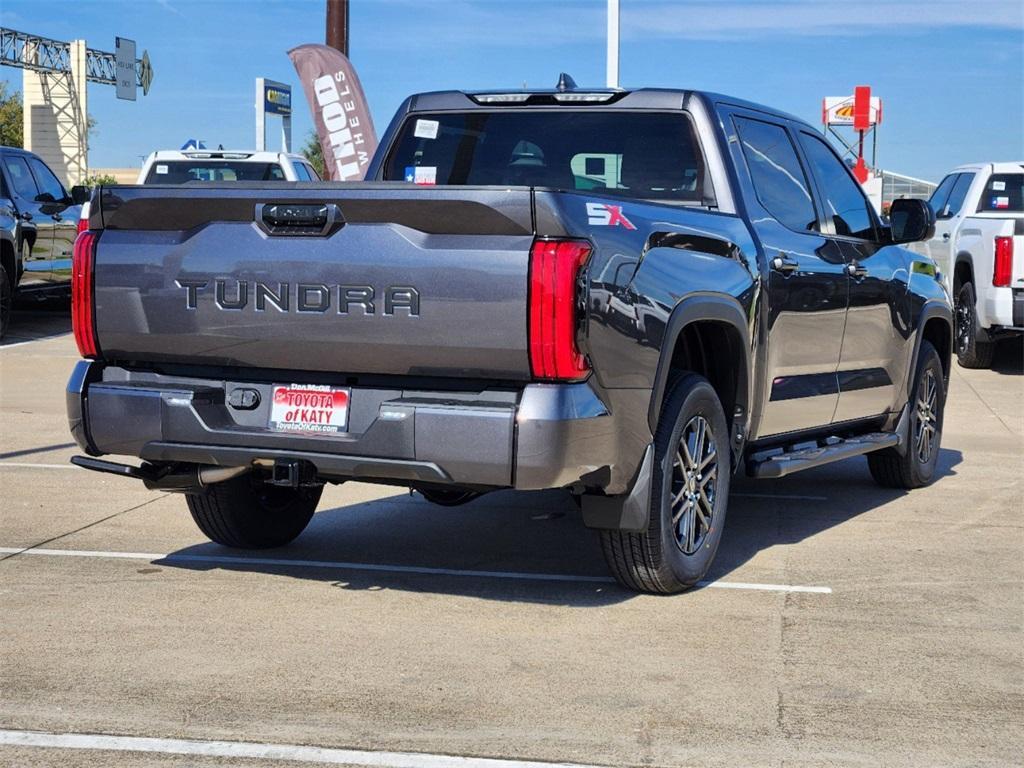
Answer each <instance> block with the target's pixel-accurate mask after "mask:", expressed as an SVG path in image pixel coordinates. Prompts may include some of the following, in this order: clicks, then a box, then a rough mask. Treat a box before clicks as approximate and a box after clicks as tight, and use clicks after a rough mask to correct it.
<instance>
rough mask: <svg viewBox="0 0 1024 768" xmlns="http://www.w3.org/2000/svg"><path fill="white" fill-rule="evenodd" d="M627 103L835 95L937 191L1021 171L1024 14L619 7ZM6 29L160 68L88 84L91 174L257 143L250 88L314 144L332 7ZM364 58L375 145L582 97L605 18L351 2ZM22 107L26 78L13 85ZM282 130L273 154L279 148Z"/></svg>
mask: <svg viewBox="0 0 1024 768" xmlns="http://www.w3.org/2000/svg"><path fill="white" fill-rule="evenodd" d="M621 6H622V58H621V80H622V84H623V85H624V86H626V87H633V86H669V87H684V88H703V89H708V90H715V91H719V92H723V93H728V94H732V95H735V96H740V97H743V98H747V99H751V100H754V101H760V102H763V103H766V104H771V105H772V106H776V107H779V108H782V109H784V110H786V111H789V112H792V113H794V114H797V115H799V116H801V117H804V118H805V119H807V120H808V121H810V122H812V123H814V124H817V123H818V122H819V120H820V109H821V107H820V105H821V98H822V97H823V96H833V95H843V94H847V93H852V90H853V87H854V86H855V85H858V84H869V85H871V86H872V87H873V89H874V93H875V94H876V95H879V96H881V97H882V98H883V100H884V104H885V107H884V109H885V111H884V120H885V122H884V123H883V125H882V126H881V128H880V129H879V155H878V157H879V164H880V165H881V166H883V167H885V168H888V169H891V170H895V171H899V172H902V173H907V174H910V175H913V176H919V177H923V178H927V179H931V180H937V179H938V178H939V177H940V176H941V175H942V174H943V173H944V172H945V171H946V170H948V169H949V168H950V167H952V166H954V165H957V164H959V163H964V162H970V161H974V160H988V159H1005V160H1009V159H1013V160H1018V159H1022V158H1024V3H1021V2H1019V0H1009V1H1004V0H974V1H973V2H947V1H946V0H889V1H888V2H857V1H855V0H784V1H781V2H776V1H775V0H763V1H753V0H747V1H746V2H742V1H740V2H731V1H730V0H719V1H718V2H715V0H697V1H694V2H690V1H689V0H676V1H675V2H658V1H657V0H621ZM0 19H2V25H3V26H5V27H11V28H14V29H17V30H20V31H24V32H29V33H32V34H38V35H43V36H46V37H52V38H56V39H58V40H71V39H73V38H80V37H84V38H85V39H86V40H87V41H88V43H89V45H90V47H93V48H100V49H103V50H110V51H112V50H113V48H114V36H115V35H121V36H123V37H129V38H134V39H135V40H136V41H137V43H138V46H139V53H140V55H141V51H142V49H148V50H149V54H150V57H151V59H152V61H153V67H154V71H155V79H154V83H153V88H152V90H151V91H150V94H149V96H146V97H143V96H142V95H141V92H140V95H139V101H137V102H135V103H131V102H124V101H118V100H117V99H116V98H115V97H114V89H113V88H112V87H110V86H102V85H92V86H90V90H89V111H90V113H91V114H92V115H94V116H95V118H96V119H97V121H98V133H97V135H96V136H95V138H94V140H93V142H92V148H91V152H90V164H91V165H92V166H93V167H110V166H117V167H129V166H138V165H139V163H140V156H141V155H145V154H147V153H148V152H149V151H151V150H153V149H156V148H169V147H178V146H180V145H181V144H182V142H183V141H184V140H185V139H186V138H188V137H197V138H202V139H205V140H207V141H208V142H210V143H211V144H212V145H214V146H215V145H217V144H224V146H225V147H249V146H252V144H253V142H254V115H253V107H252V104H253V89H254V82H253V81H254V78H256V77H259V76H263V77H269V78H272V79H275V80H281V81H283V82H286V83H291V84H292V86H293V91H294V93H293V103H294V104H295V118H294V120H293V137H294V140H295V143H296V144H299V143H301V142H302V141H303V140H304V139H305V137H306V134H307V133H308V131H309V130H310V127H311V125H312V123H311V120H310V117H309V112H308V109H307V107H306V106H305V99H304V97H302V96H301V94H300V93H299V92H298V91H299V85H298V80H297V77H296V75H295V71H294V70H293V68H292V66H291V63H290V62H289V60H288V58H287V56H286V55H285V52H286V51H287V50H288V49H289V48H291V47H293V46H295V45H299V44H301V43H308V42H323V35H324V2H323V0H247V1H245V2H242V1H241V0H74V1H72V0H47V2H42V1H41V0H2V2H0ZM351 24H352V31H351V55H352V56H351V57H352V60H353V62H354V63H355V66H356V68H357V71H358V72H359V75H360V77H361V79H362V81H363V86H364V88H365V90H366V93H367V97H368V99H369V102H370V107H371V110H372V112H373V115H374V120H375V122H376V125H377V131H378V133H381V132H383V130H384V128H385V127H386V125H387V122H388V120H389V119H390V117H391V114H392V112H393V110H394V109H395V108H396V107H397V106H398V104H399V103H400V102H401V100H402V99H403V98H404V97H405V96H406V95H407V94H409V93H413V92H416V91H424V90H438V89H445V88H467V89H478V88H494V87H498V88H500V87H520V86H522V84H523V83H524V82H525V83H527V84H528V85H529V86H537V87H551V86H553V85H554V83H555V80H556V78H557V75H558V73H559V72H560V71H563V70H564V71H567V72H570V73H571V74H572V75H573V76H574V77H575V79H576V80H577V82H579V83H580V84H581V85H588V84H589V85H601V84H603V82H604V72H605V47H604V45H605V44H604V34H605V0H476V1H471V0H351ZM0 78H2V79H5V80H7V81H8V82H10V83H11V84H12V85H13V86H14V87H15V88H16V89H20V87H21V72H20V71H19V70H17V69H13V68H10V67H3V69H2V71H0ZM274 123H275V121H273V120H271V121H269V123H268V136H274V137H276V133H275V131H276V126H275V124H274Z"/></svg>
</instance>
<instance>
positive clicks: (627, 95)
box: [399, 88, 809, 125]
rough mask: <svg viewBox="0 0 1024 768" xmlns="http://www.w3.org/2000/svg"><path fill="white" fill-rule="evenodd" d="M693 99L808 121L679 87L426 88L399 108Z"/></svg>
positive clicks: (609, 105) (651, 105)
mask: <svg viewBox="0 0 1024 768" xmlns="http://www.w3.org/2000/svg"><path fill="white" fill-rule="evenodd" d="M693 99H699V100H701V101H703V102H705V103H706V104H707V105H708V106H710V105H713V104H731V105H734V106H738V107H743V108H744V109H749V110H753V111H756V112H763V113H765V114H769V115H774V116H776V117H780V118H783V119H785V120H791V121H794V122H797V123H802V124H804V125H809V124H808V123H807V121H806V120H804V119H802V118H800V117H796V116H795V115H790V114H787V113H785V112H782V111H780V110H777V109H774V108H772V107H768V106H765V105H763V104H757V103H755V102H752V101H747V100H746V99H740V98H736V97H733V96H727V95H724V94H720V93H713V92H710V91H695V90H687V89H680V88H637V89H632V90H630V89H624V88H570V89H565V90H560V89H557V88H544V89H526V90H521V89H519V90H517V89H490V90H481V91H429V92H426V93H418V94H414V95H413V96H410V97H409V98H408V99H406V102H405V104H403V105H402V108H400V109H399V113H400V114H404V113H407V112H433V111H445V110H466V109H488V108H495V107H499V108H500V107H513V108H514V107H533V106H540V107H551V106H563V107H587V106H593V107H600V108H602V109H624V110H631V109H662V110H678V109H684V108H685V107H686V105H687V104H688V103H689V102H690V101H691V100H693Z"/></svg>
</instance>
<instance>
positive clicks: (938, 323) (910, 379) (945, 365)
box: [906, 301, 953, 397]
mask: <svg viewBox="0 0 1024 768" xmlns="http://www.w3.org/2000/svg"><path fill="white" fill-rule="evenodd" d="M915 337H916V338H915V340H914V356H913V357H912V358H911V365H910V366H909V367H908V370H910V371H912V370H913V368H914V366H915V365H916V364H917V359H918V356H919V355H920V354H921V342H922V341H928V342H929V343H931V345H932V346H933V347H935V351H936V352H938V353H939V360H940V361H941V362H942V373H943V376H944V378H945V379H946V384H947V385H948V384H949V374H950V366H951V364H952V355H953V313H952V311H951V310H950V308H949V307H948V306H947V305H946V304H945V302H939V301H930V302H928V303H926V304H925V305H924V307H922V308H921V314H920V315H919V316H918V319H917V333H916V334H915ZM913 386H914V376H913V373H912V372H911V373H909V374H908V376H907V382H906V387H907V396H908V397H909V396H910V390H911V388H912V387H913Z"/></svg>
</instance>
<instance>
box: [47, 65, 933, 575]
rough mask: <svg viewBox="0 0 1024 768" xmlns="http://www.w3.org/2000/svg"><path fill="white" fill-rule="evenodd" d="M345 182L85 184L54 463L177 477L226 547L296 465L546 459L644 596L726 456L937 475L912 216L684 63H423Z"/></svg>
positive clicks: (798, 126) (824, 151)
mask: <svg viewBox="0 0 1024 768" xmlns="http://www.w3.org/2000/svg"><path fill="white" fill-rule="evenodd" d="M343 138H344V137H343ZM357 149H358V148H357V147H355V146H353V145H351V144H347V143H346V142H345V141H339V142H338V152H339V153H340V155H345V154H346V153H350V152H354V151H357ZM367 178H368V179H370V180H371V181H368V182H366V183H357V184H340V183H338V184H319V183H317V184H314V183H295V184H290V185H282V184H280V183H277V184H274V185H261V184H247V183H234V184H231V185H229V186H228V185H221V186H218V185H196V186H189V187H170V186H168V187H160V186H147V187H107V188H104V189H102V190H101V191H100V192H98V193H97V194H96V195H95V196H94V198H93V201H92V206H91V216H90V220H89V229H88V231H87V232H85V233H83V234H82V235H81V236H80V237H79V239H78V241H77V244H76V251H75V272H74V290H73V295H74V320H75V324H74V327H75V336H76V339H77V341H78V344H79V347H80V350H81V353H82V355H83V357H85V358H88V359H87V360H85V361H83V362H81V363H79V364H78V366H77V368H76V369H75V371H74V374H73V376H72V377H71V381H70V383H69V386H68V393H67V404H68V415H69V419H70V425H71V431H72V433H73V434H74V436H75V439H76V440H77V441H78V443H79V444H80V445H81V447H82V449H83V450H84V451H85V452H86V453H87V454H88V457H85V456H79V457H76V458H75V459H74V461H75V463H76V464H79V465H80V466H83V467H86V468H89V469H94V470H99V471H104V472H113V473H116V474H121V475H124V476H126V477H133V478H138V479H141V480H142V481H144V482H145V483H146V485H147V486H149V487H151V488H155V489H163V490H178V491H182V492H184V493H185V494H186V499H187V502H188V506H189V509H190V510H191V512H192V515H193V517H194V519H195V521H196V523H198V525H199V527H200V528H201V529H202V530H203V532H204V533H205V534H206V535H207V536H209V537H210V538H211V539H213V540H214V541H217V542H220V543H221V544H224V545H226V546H231V547H242V548H255V547H275V546H281V545H283V544H286V543H287V542H289V541H291V540H292V539H293V538H295V537H296V536H298V535H299V534H300V533H301V532H302V530H303V529H304V528H305V526H306V525H307V523H308V522H309V520H310V518H311V516H312V515H313V513H314V510H315V508H316V505H317V502H318V500H319V498H320V493H321V489H322V487H323V485H324V484H325V483H340V482H344V481H346V480H351V479H358V480H361V481H367V482H377V483H388V484H395V485H401V486H410V487H412V488H415V489H416V490H418V491H419V492H420V493H422V494H423V496H425V497H426V498H427V499H430V500H432V501H435V502H437V503H441V504H457V503H462V502H466V501H470V500H472V499H473V498H474V497H475V496H477V495H479V494H481V493H485V492H487V491H489V490H493V489H499V488H517V489H541V488H565V489H568V490H569V491H570V492H571V493H572V494H574V495H575V496H576V497H577V498H578V499H579V500H580V504H581V507H582V516H583V520H584V522H585V523H586V524H587V525H588V526H590V527H592V528H596V529H599V530H600V531H601V541H602V546H603V549H604V552H605V555H606V557H607V561H608V565H609V567H610V568H611V570H612V571H613V573H614V574H615V576H616V577H617V578H618V579H619V580H620V582H621V583H622V584H624V585H625V586H627V587H630V588H633V589H636V590H643V591H650V592H675V591H679V590H682V589H685V588H686V587H689V586H692V585H693V584H695V583H697V581H698V580H699V579H700V578H701V577H702V576H703V575H704V573H705V572H706V571H707V569H708V567H709V565H710V563H711V560H712V558H713V557H714V554H715V551H716V550H717V548H718V544H719V540H720V538H721V535H722V528H723V523H724V519H725V514H726V507H727V503H728V494H729V484H730V478H731V476H732V475H733V473H734V472H735V471H737V470H740V469H741V468H742V469H744V470H745V471H746V472H748V473H749V474H751V475H754V476H756V477H764V478H777V477H781V476H783V475H787V474H789V473H791V472H795V471H797V470H801V469H805V468H808V467H815V466H819V465H821V464H825V463H828V462H831V461H836V460H839V459H844V458H847V457H851V456H858V455H863V454H867V460H868V466H869V467H870V470H871V474H872V475H873V477H874V478H875V480H877V481H878V482H880V483H882V484H883V485H888V486H896V487H902V488H912V487H915V486H920V485H923V484H925V483H928V482H929V481H930V480H931V479H932V478H933V476H934V474H935V472H936V462H937V459H938V454H939V440H940V436H941V431H942V411H943V405H944V400H945V393H946V384H947V381H948V373H949V360H950V339H951V332H950V328H951V315H950V306H949V301H948V298H947V296H946V294H945V292H944V290H943V288H942V286H941V284H940V283H939V282H938V281H937V279H936V274H935V266H934V264H933V263H932V262H931V261H930V260H929V259H928V258H927V257H924V256H921V255H918V254H915V253H912V252H910V251H909V250H908V249H906V248H903V247H901V244H903V243H908V242H911V241H917V240H923V239H926V238H928V237H929V236H930V234H931V232H932V231H933V229H934V214H933V213H932V212H931V210H930V209H929V208H928V206H927V204H926V203H923V202H921V201H915V200H899V201H896V203H894V205H893V209H892V213H891V216H890V220H889V221H887V222H883V221H882V220H880V219H879V217H878V216H876V214H875V212H874V210H873V209H872V207H871V205H870V204H869V202H868V201H867V199H866V198H865V197H864V195H863V193H862V192H861V189H860V187H859V185H858V184H857V183H856V181H855V180H854V178H853V177H852V176H851V175H850V173H849V171H848V170H847V168H846V166H845V165H844V164H843V163H842V161H841V160H840V159H839V157H838V156H837V155H836V154H835V153H834V152H833V150H832V149H831V148H830V146H829V145H828V144H827V143H826V142H825V141H824V140H823V139H822V136H821V135H820V134H819V133H817V132H816V131H814V130H813V129H812V128H811V127H810V126H809V125H807V124H806V123H803V122H801V121H800V120H798V119H796V118H793V117H790V116H788V115H785V114H780V113H779V112H777V111H774V110H771V109H768V108H765V107H762V106H758V105H755V104H750V103H746V102H743V101H740V100H738V99H733V98H728V97H725V96H718V95H714V94H709V93H697V92H692V91H682V90H651V89H644V90H634V91H624V90H592V91H583V90H580V89H577V88H574V87H571V86H568V87H566V85H565V83H564V82H563V87H561V88H559V89H555V90H551V91H529V92H524V91H516V92H511V93H506V92H493V93H463V92H441V93H428V94H421V95H417V96H413V97H411V98H409V99H408V100H407V101H406V102H405V103H404V104H403V105H402V107H401V109H400V110H399V112H398V114H397V115H396V117H395V118H394V120H393V122H392V123H391V126H390V127H389V129H388V131H387V133H386V135H385V136H384V138H383V141H382V142H381V145H380V149H379V151H378V152H377V154H376V156H375V157H374V159H373V161H372V164H371V166H370V169H369V172H368V176H367ZM103 454H120V455H125V456H130V457H137V458H140V459H142V463H141V465H139V464H120V463H114V462H110V461H105V460H101V459H98V458H95V457H97V456H101V455H103Z"/></svg>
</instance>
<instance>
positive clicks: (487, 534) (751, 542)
mask: <svg viewBox="0 0 1024 768" xmlns="http://www.w3.org/2000/svg"><path fill="white" fill-rule="evenodd" d="M961 460H962V455H961V453H960V452H959V451H955V450H948V449H943V450H942V452H941V454H940V457H939V466H938V472H939V477H938V479H937V481H936V482H939V483H941V482H943V480H944V479H945V478H947V477H949V476H951V475H954V474H955V472H954V468H955V467H956V466H957V465H958V464H959V463H960V462H961ZM905 494H906V492H905V491H900V490H894V489H886V488H880V487H878V486H876V485H875V484H874V482H873V481H872V479H871V476H870V475H869V474H868V470H867V466H866V462H865V461H864V460H856V459H854V460H850V461H845V462H840V463H838V464H834V465H831V466H826V467H820V468H818V469H815V470H809V471H807V472H804V473H801V474H800V475H797V476H794V477H790V478H783V479H781V480H776V481H759V482H754V481H750V480H747V479H745V478H739V477H738V478H737V479H736V482H735V483H734V487H733V498H732V499H731V500H730V504H729V514H728V519H727V520H726V530H725V532H724V536H723V539H722V545H721V547H720V549H719V551H718V555H717V557H716V559H715V562H714V564H713V565H712V568H711V571H710V572H709V573H708V576H707V580H709V581H714V580H719V579H722V580H730V579H731V580H734V581H760V582H769V583H789V584H794V585H803V586H827V583H824V584H823V583H821V580H822V579H823V578H826V579H827V575H825V576H824V577H823V576H822V574H821V571H820V568H819V569H818V570H816V571H813V574H814V575H813V579H814V583H810V582H808V581H807V579H809V578H812V576H810V575H809V574H808V572H807V570H806V569H805V570H803V571H801V567H800V550H799V549H796V550H791V551H790V553H789V554H788V556H787V559H786V562H785V563H784V564H781V565H780V563H779V561H778V559H777V558H770V557H769V558H764V562H758V563H752V565H751V567H750V568H748V569H746V571H745V572H744V573H743V574H742V575H734V572H736V571H737V570H739V569H740V568H742V567H743V566H745V565H746V564H747V563H749V562H750V561H751V560H753V559H754V558H755V557H757V556H758V554H759V553H761V552H762V551H766V550H770V549H771V548H772V547H775V546H780V545H788V544H795V543H797V542H802V541H805V540H807V539H810V538H812V537H814V536H816V535H817V534H820V533H822V532H824V531H827V530H829V529H831V528H833V527H835V526H839V525H842V524H844V523H847V522H849V521H851V520H853V519H855V518H857V517H859V516H861V515H864V514H865V513H868V512H871V511H873V510H876V509H878V508H880V507H883V506H885V505H886V504H888V503H890V502H892V501H894V500H896V499H898V498H900V497H902V496H904V495H905ZM876 519H877V518H876ZM183 555H184V556H190V557H196V556H199V557H217V558H227V557H237V558H239V560H238V562H237V563H234V562H232V563H225V562H223V560H222V561H220V562H204V561H191V562H188V561H183V560H180V559H176V557H178V556H183ZM267 560H275V561H278V562H276V563H268V562H267ZM282 560H283V561H287V562H286V563H280V561H282ZM260 561H262V562H260ZM293 561H301V562H302V564H301V565H295V564H293ZM306 563H310V565H306ZM315 563H322V564H325V563H326V564H333V565H331V566H328V567H317V566H316V565H315ZM346 563H347V564H363V565H368V566H369V567H370V568H374V569H378V570H368V569H359V568H356V567H353V568H351V569H350V568H347V567H343V566H342V567H339V564H346ZM819 563H820V559H819ZM158 564H160V565H163V566H165V567H173V568H184V569H188V570H199V571H204V570H221V569H225V570H234V571H249V572H258V573H266V574H276V575H279V576H284V577H288V578H295V579H303V580H310V581H318V582H322V583H325V584H329V585H331V586H332V587H336V588H338V589H342V590H401V591H407V592H422V593H433V594H446V595H457V596H463V597H475V598H480V599H485V600H500V601H514V602H527V603H540V604H552V605H569V606H575V607H599V606H605V605H611V604H615V603H619V602H623V601H626V600H630V599H632V598H635V597H636V595H635V594H633V593H632V592H629V591H626V590H624V589H621V588H620V587H619V586H618V585H616V584H615V583H614V582H613V581H611V580H610V577H609V574H608V571H607V569H606V567H605V564H604V560H603V558H602V555H601V547H600V541H599V538H598V534H597V533H596V532H594V531H590V530H587V529H586V528H584V527H583V522H582V520H581V519H580V514H579V512H578V511H577V509H576V505H575V504H574V503H573V501H572V499H571V498H570V497H569V495H568V494H567V493H563V492H560V491H543V492H530V493H527V492H513V491H501V492H495V493H491V494H488V495H486V496H483V497H481V498H480V499H477V500H476V501H474V502H471V503H469V504H466V505H464V506H461V507H454V508H446V507H438V506H434V505H432V504H430V503H429V502H426V501H425V500H423V499H422V498H420V497H419V496H409V495H408V494H406V493H398V494H396V495H394V496H389V497H385V498H378V499H374V500H372V501H367V502H363V503H355V504H351V505H346V506H339V507H335V508H333V509H326V510H324V511H321V512H318V513H317V514H316V515H315V516H314V518H313V521H312V522H311V523H310V525H309V527H308V528H307V529H306V531H305V532H304V533H303V534H302V535H301V536H300V537H299V538H298V539H296V540H295V541H294V542H293V543H292V544H291V545H289V546H287V547H282V548H280V549H275V550H263V551H258V552H257V551H253V552H241V551H237V550H229V549H226V548H224V547H220V546H218V545H216V544H210V543H207V544H200V545H196V546H191V547H187V548H184V549H181V550H179V551H177V552H175V553H173V555H171V557H170V558H168V559H166V560H163V561H159V562H158ZM403 569H421V571H422V572H409V571H408V570H403ZM453 570H454V571H462V572H465V571H472V572H479V571H487V572H500V573H501V574H503V575H500V576H484V575H479V576H478V575H474V574H470V575H454V574H450V573H445V572H444V571H453ZM538 574H543V575H548V576H556V577H559V578H560V579H561V578H564V580H552V579H549V580H542V579H539V578H531V575H532V576H533V577H536V576H537V575H538ZM575 577H583V578H575ZM680 599H685V598H680Z"/></svg>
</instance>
